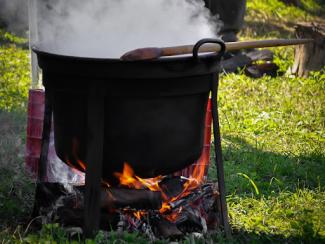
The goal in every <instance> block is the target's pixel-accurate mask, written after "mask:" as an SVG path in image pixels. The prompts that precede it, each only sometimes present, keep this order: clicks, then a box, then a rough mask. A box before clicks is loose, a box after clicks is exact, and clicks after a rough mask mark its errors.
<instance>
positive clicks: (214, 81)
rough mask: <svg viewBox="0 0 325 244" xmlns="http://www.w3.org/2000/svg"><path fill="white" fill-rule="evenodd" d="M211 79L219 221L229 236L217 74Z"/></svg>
mask: <svg viewBox="0 0 325 244" xmlns="http://www.w3.org/2000/svg"><path fill="white" fill-rule="evenodd" d="M212 76H213V77H212V79H211V92H212V101H211V102H212V118H213V134H214V148H215V157H216V167H217V174H218V175H217V176H218V185H219V192H220V204H221V221H222V223H223V227H224V231H225V234H226V236H227V237H230V236H231V230H230V226H229V219H228V210H227V202H226V188H225V176H224V167H223V161H222V148H221V137H220V125H219V113H218V104H217V97H218V86H219V75H218V74H217V73H216V74H213V75H212Z"/></svg>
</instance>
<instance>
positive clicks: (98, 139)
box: [84, 84, 105, 238]
mask: <svg viewBox="0 0 325 244" xmlns="http://www.w3.org/2000/svg"><path fill="white" fill-rule="evenodd" d="M103 90H104V89H102V88H101V86H100V85H93V84H92V86H91V87H90V90H89V95H88V135H87V137H88V145H87V162H86V165H87V168H86V193H85V210H84V234H85V237H86V238H91V237H94V235H95V234H96V232H97V231H98V229H99V221H100V188H101V178H102V163H103V153H104V152H103V150H104V96H105V95H104V94H103Z"/></svg>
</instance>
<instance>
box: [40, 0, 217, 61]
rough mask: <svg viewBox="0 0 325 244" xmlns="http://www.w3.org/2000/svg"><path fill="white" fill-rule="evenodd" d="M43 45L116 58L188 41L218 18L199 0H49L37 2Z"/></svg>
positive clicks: (210, 31) (205, 33) (212, 29)
mask: <svg viewBox="0 0 325 244" xmlns="http://www.w3.org/2000/svg"><path fill="white" fill-rule="evenodd" d="M38 8H39V9H38V19H39V24H38V26H39V35H38V40H34V42H35V43H36V45H37V46H40V47H41V48H42V49H46V51H50V52H54V53H59V54H65V55H72V56H86V57H102V58H118V57H120V56H121V55H122V54H123V53H125V52H127V51H130V50H133V49H136V48H141V47H153V46H155V47H163V46H172V45H184V44H194V43H195V42H197V41H198V40H199V39H201V38H207V37H215V36H216V34H215V33H217V26H218V22H217V20H216V17H212V16H211V15H210V12H209V10H208V9H207V8H205V6H204V2H203V0H105V1H104V0H87V1H86V0H83V1H80V0H69V1H67V0H51V1H39V2H38Z"/></svg>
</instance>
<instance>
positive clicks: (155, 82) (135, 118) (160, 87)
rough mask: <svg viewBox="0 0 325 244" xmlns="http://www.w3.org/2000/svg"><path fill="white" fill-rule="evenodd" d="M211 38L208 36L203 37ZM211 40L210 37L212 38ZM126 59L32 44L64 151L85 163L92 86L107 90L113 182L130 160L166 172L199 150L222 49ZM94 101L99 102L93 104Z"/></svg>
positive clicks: (108, 165)
mask: <svg viewBox="0 0 325 244" xmlns="http://www.w3.org/2000/svg"><path fill="white" fill-rule="evenodd" d="M205 42H207V41H205ZM210 42H211V40H210ZM201 44H202V42H201V43H200V44H198V45H197V46H196V49H195V51H194V56H195V57H192V56H187V57H184V56H183V57H172V58H161V59H159V60H152V61H121V60H118V59H97V58H85V57H71V56H62V55H57V54H53V53H48V52H44V51H42V49H41V48H34V49H33V50H34V51H35V52H36V53H37V56H38V62H39V66H40V68H41V69H42V72H43V84H44V86H45V89H46V92H47V93H48V94H49V98H50V101H51V104H52V107H53V119H54V133H55V149H56V152H57V155H58V156H59V158H60V159H61V160H62V161H64V162H66V163H67V164H69V165H73V166H74V167H76V168H78V169H80V170H82V167H81V166H80V161H82V162H84V163H85V164H91V163H92V162H87V153H89V152H88V144H89V138H91V136H92V135H89V128H91V127H94V126H96V125H94V124H91V123H90V122H89V121H91V120H89V118H88V117H89V114H90V110H92V108H91V106H89V104H88V102H89V101H88V97H89V91H90V90H91V89H92V87H93V86H97V87H100V89H101V92H102V94H103V96H104V97H103V101H104V104H103V108H104V110H103V111H104V114H103V119H104V130H103V131H102V132H101V133H103V135H104V143H103V145H98V147H101V146H102V147H103V162H102V165H103V169H102V177H103V179H105V180H107V181H108V182H109V183H111V184H114V183H115V181H114V179H115V177H114V172H121V171H122V169H123V165H124V163H125V162H127V163H128V164H130V165H131V167H132V168H133V169H134V171H135V174H136V175H138V176H140V177H143V178H148V177H155V176H158V175H167V174H170V173H173V172H175V171H177V170H181V169H183V168H184V167H186V166H188V165H190V164H192V163H193V162H195V160H197V159H198V158H199V156H200V154H201V151H202V146H203V135H204V121H205V114H206V107H207V101H208V97H209V94H210V91H211V84H212V82H213V81H214V80H215V79H216V74H217V72H218V64H219V55H217V54H207V55H203V56H197V52H198V48H199V46H200V45H201ZM94 109H96V108H94Z"/></svg>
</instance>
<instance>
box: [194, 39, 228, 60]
mask: <svg viewBox="0 0 325 244" xmlns="http://www.w3.org/2000/svg"><path fill="white" fill-rule="evenodd" d="M206 43H215V44H218V45H220V47H221V49H220V51H219V52H218V55H217V57H216V59H217V60H220V59H221V58H222V57H223V55H224V54H225V52H226V44H225V43H224V41H222V40H221V39H214V38H205V39H202V40H199V41H198V42H197V43H196V44H195V45H194V47H193V58H195V59H198V58H199V50H200V47H201V46H202V45H204V44H206Z"/></svg>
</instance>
